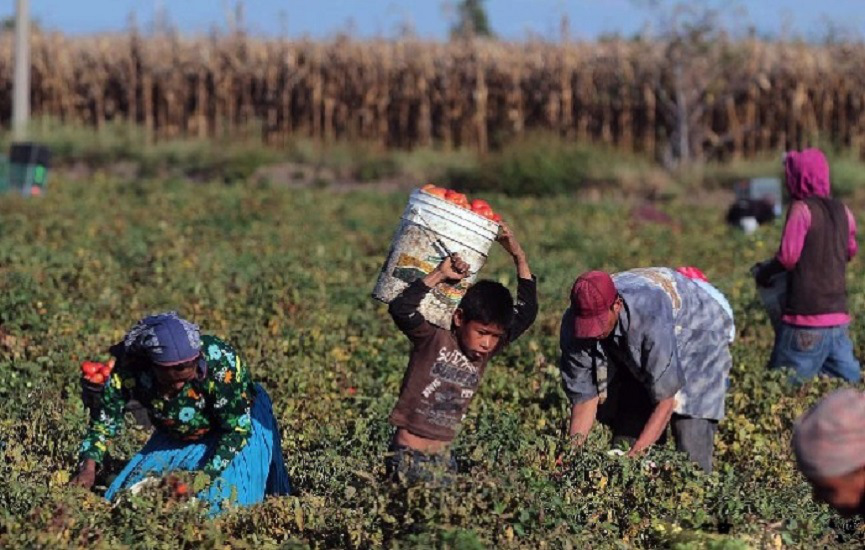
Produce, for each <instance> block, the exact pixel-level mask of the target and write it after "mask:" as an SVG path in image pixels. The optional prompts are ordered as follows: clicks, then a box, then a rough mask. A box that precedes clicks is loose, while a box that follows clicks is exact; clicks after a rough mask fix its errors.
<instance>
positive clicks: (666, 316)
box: [559, 268, 734, 420]
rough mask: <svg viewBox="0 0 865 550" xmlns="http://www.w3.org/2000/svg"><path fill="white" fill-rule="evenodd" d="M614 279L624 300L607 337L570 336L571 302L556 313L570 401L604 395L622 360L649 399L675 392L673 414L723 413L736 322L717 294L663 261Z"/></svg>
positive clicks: (718, 416) (703, 415) (717, 416)
mask: <svg viewBox="0 0 865 550" xmlns="http://www.w3.org/2000/svg"><path fill="white" fill-rule="evenodd" d="M613 281H614V283H615V285H616V290H618V292H619V294H620V295H621V296H622V298H623V299H624V303H625V307H624V308H623V309H622V312H621V315H620V316H619V322H618V324H617V326H616V329H615V331H614V333H613V334H612V335H611V336H610V337H609V338H607V339H605V340H591V339H586V340H583V339H578V338H575V337H574V316H573V313H572V312H571V310H570V308H569V309H568V310H567V311H566V312H565V314H564V316H563V317H562V326H561V334H560V345H561V349H562V356H561V361H560V364H559V368H560V370H561V374H562V383H563V385H564V388H565V393H567V395H568V398H569V399H570V400H571V403H581V402H583V401H587V400H588V399H591V398H593V397H595V396H600V397H601V399H602V400H603V399H605V398H606V392H607V387H608V386H609V384H610V382H611V381H612V380H613V379H614V378H615V376H616V370H617V369H619V368H627V369H629V370H630V371H631V373H632V374H633V375H634V377H635V378H636V379H637V380H639V381H640V382H641V383H642V384H643V385H644V387H645V388H646V390H647V391H648V392H649V395H650V396H651V397H652V399H653V400H654V401H655V402H658V401H660V400H662V399H666V398H668V397H671V396H674V395H675V396H676V409H675V411H676V412H677V413H679V414H683V415H686V416H691V417H695V418H708V419H713V420H720V419H721V418H723V417H724V395H725V393H726V391H727V381H728V376H729V373H730V367H731V366H732V362H733V361H732V357H731V356H730V350H729V343H730V340H731V334H732V333H733V330H734V329H733V318H732V313H730V311H731V310H730V307H729V304H728V303H726V300H725V299H724V297H723V295H721V294H720V292H709V291H707V289H706V288H705V287H706V286H707V285H706V283H699V284H698V283H696V282H695V281H692V280H691V279H688V278H687V277H685V276H683V275H681V274H679V273H677V272H676V271H675V270H672V269H668V268H645V269H634V270H631V271H625V272H622V273H617V274H615V275H613ZM712 290H717V289H714V288H713V289H712Z"/></svg>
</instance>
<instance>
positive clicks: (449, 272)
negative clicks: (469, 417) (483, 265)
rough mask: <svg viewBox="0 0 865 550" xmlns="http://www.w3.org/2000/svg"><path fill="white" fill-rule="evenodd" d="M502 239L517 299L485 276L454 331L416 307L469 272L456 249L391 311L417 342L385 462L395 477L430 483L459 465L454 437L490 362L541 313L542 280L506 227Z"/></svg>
mask: <svg viewBox="0 0 865 550" xmlns="http://www.w3.org/2000/svg"><path fill="white" fill-rule="evenodd" d="M497 240H498V242H499V243H500V244H501V245H502V248H504V249H505V251H507V252H508V254H510V255H511V257H512V258H513V260H514V263H515V264H516V267H517V277H518V278H517V301H516V304H514V301H513V298H512V297H511V293H510V291H508V289H507V288H505V287H504V286H503V285H501V284H500V283H497V282H494V281H489V280H482V281H478V282H477V283H475V285H473V286H472V287H471V288H469V289H468V290H467V291H466V293H465V296H463V298H462V300H461V301H460V304H459V306H458V307H457V309H456V311H454V313H453V320H452V326H451V329H450V330H445V329H442V328H439V327H437V326H435V325H433V324H431V323H430V322H428V321H427V320H426V319H424V317H423V315H422V314H421V313H420V312H419V311H418V308H419V306H420V303H421V301H422V300H423V299H424V297H425V296H426V295H427V293H428V292H430V291H431V290H432V289H433V288H434V287H435V286H436V285H438V284H439V283H442V282H449V283H454V282H456V281H460V280H462V279H464V278H465V277H467V276H468V274H469V265H468V264H467V263H466V262H464V261H463V260H462V259H460V257H459V255H458V254H453V255H452V256H449V257H447V258H445V259H444V260H443V261H442V262H441V263H440V264H439V265H438V267H436V268H435V269H434V270H433V271H432V272H431V273H429V274H428V275H427V276H426V277H424V278H422V279H418V280H416V281H414V282H413V283H411V284H410V285H409V286H408V287H406V288H405V290H403V292H402V293H401V294H400V295H399V296H397V297H396V298H395V299H394V300H393V301H392V302H391V303H390V306H389V308H388V311H389V312H390V315H391V317H393V320H394V322H395V323H396V326H397V327H398V328H399V329H400V330H401V331H402V332H403V333H404V334H405V335H406V336H408V338H409V340H411V343H412V349H411V354H410V355H409V363H408V368H407V369H406V373H405V376H404V378H403V381H402V387H401V389H400V395H399V400H398V401H397V403H396V406H395V407H394V409H393V411H392V412H391V414H390V423H391V424H393V425H394V426H396V433H395V434H394V436H393V440H392V442H391V445H390V449H389V451H390V453H389V455H388V458H387V460H386V466H387V471H388V475H389V476H390V477H391V478H392V479H393V480H394V481H396V480H398V479H399V478H400V477H401V476H403V477H404V478H405V479H406V481H408V482H410V483H414V482H417V481H429V480H430V479H432V472H430V471H429V470H428V469H427V467H428V466H433V467H443V468H445V469H447V470H450V471H455V470H456V464H455V462H454V461H453V459H452V458H451V457H450V456H449V453H448V446H449V445H450V442H451V441H453V439H454V437H456V433H457V431H458V430H459V426H460V424H461V422H462V420H463V418H465V415H466V411H467V410H468V408H469V404H470V403H471V400H472V397H474V395H475V392H476V391H477V388H478V386H479V385H480V381H481V377H482V376H483V374H484V371H485V370H486V366H487V363H488V362H489V360H490V359H491V358H492V357H493V356H495V355H497V354H498V353H500V352H501V351H502V350H503V349H504V348H505V346H507V345H508V344H510V343H511V342H513V341H514V340H516V339H517V338H518V337H519V336H520V335H521V334H523V333H524V332H525V331H526V330H527V329H528V328H529V327H530V326H531V324H532V323H533V322H534V320H535V317H536V316H537V313H538V299H537V284H536V281H535V278H534V277H533V276H532V272H531V269H530V268H529V264H528V262H527V261H526V255H525V252H523V249H522V247H521V246H520V243H519V242H518V241H517V239H516V237H514V234H513V232H512V231H511V230H510V228H508V226H507V225H505V224H502V230H501V234H500V235H499V237H498V239H497Z"/></svg>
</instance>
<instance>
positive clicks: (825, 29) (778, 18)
mask: <svg viewBox="0 0 865 550" xmlns="http://www.w3.org/2000/svg"><path fill="white" fill-rule="evenodd" d="M454 3H455V1H454V0H247V1H246V2H244V13H245V16H244V20H245V27H246V28H247V29H248V30H249V31H250V33H252V34H262V35H270V36H281V35H284V36H289V37H300V36H310V37H314V38H322V37H328V36H333V35H334V34H337V33H340V32H350V33H351V34H353V35H355V36H357V37H372V36H384V37H394V36H398V35H399V33H400V31H401V29H404V28H406V27H407V26H408V27H409V28H411V29H413V30H414V32H415V33H416V34H417V35H419V36H421V37H424V38H434V39H441V38H445V37H446V36H447V33H448V29H449V28H450V25H451V23H452V21H453V14H454V9H453V4H454ZM652 3H653V2H652V0H487V11H488V13H489V17H490V21H491V23H492V27H493V30H494V31H495V32H496V33H497V34H498V35H499V36H501V37H503V38H507V39H523V38H526V37H530V36H535V37H538V36H540V37H545V38H555V37H558V36H559V29H560V28H561V24H560V23H561V21H562V18H563V16H566V17H567V19H568V21H569V27H570V34H571V36H572V37H574V38H579V39H593V38H597V37H598V36H601V35H604V34H611V33H618V34H621V35H624V36H629V35H633V34H634V33H637V32H639V31H640V30H641V29H645V28H646V25H647V24H649V25H653V24H654V25H656V27H655V28H657V23H658V21H659V18H658V15H657V9H654V8H651V7H649V6H650V5H651V4H652ZM655 3H660V4H661V5H667V6H669V5H671V4H673V3H675V0H657V1H656V2H655ZM235 4H236V1H235V0H74V1H71V0H31V11H32V13H33V17H34V18H35V19H36V20H38V21H39V23H40V24H41V25H42V26H43V27H45V28H48V29H53V30H61V31H64V32H68V33H74V34H79V33H93V32H105V31H123V30H125V29H127V28H128V27H129V21H130V16H131V15H133V14H134V17H135V20H136V21H137V23H138V26H139V27H140V28H141V29H143V30H148V29H150V28H153V22H154V20H155V19H156V18H155V14H156V13H159V12H160V10H163V13H166V14H167V19H168V20H170V21H171V22H172V23H173V24H174V25H175V26H177V27H178V28H179V29H181V30H182V31H185V32H188V33H203V32H208V31H210V30H212V29H222V30H225V29H226V28H227V22H228V21H229V14H230V13H232V12H233V6H235ZM714 4H715V5H719V4H720V5H724V4H728V3H723V4H721V3H719V2H714ZM736 4H737V6H738V9H736V10H732V11H731V10H729V9H727V10H725V11H728V12H729V15H728V19H729V21H730V22H731V23H734V25H735V26H736V27H738V28H746V27H747V26H749V25H751V26H753V27H754V28H755V29H756V31H757V32H758V33H760V34H763V35H768V36H779V35H788V36H789V35H796V36H800V37H803V38H806V39H810V40H820V39H823V38H825V37H826V36H827V35H834V36H836V37H837V36H838V35H854V36H860V35H865V1H863V0H823V1H819V2H816V1H813V0H807V1H806V0H751V1H739V2H737V3H736ZM14 5H15V2H14V0H6V1H5V2H2V4H0V14H5V15H7V16H10V15H12V14H13V12H14ZM649 28H652V27H649Z"/></svg>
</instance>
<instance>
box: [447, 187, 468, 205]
mask: <svg viewBox="0 0 865 550" xmlns="http://www.w3.org/2000/svg"><path fill="white" fill-rule="evenodd" d="M445 199H447V200H449V201H450V202H452V203H454V204H455V205H457V206H461V207H463V208H468V207H469V199H468V197H466V196H465V195H464V194H463V193H458V192H457V191H454V190H453V189H448V190H447V192H446V193H445Z"/></svg>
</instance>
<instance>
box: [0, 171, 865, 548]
mask: <svg viewBox="0 0 865 550" xmlns="http://www.w3.org/2000/svg"><path fill="white" fill-rule="evenodd" d="M50 191H51V193H50V194H48V195H47V196H45V197H44V199H43V200H29V201H28V200H24V199H21V198H18V197H11V196H8V197H2V198H0V326H2V328H0V546H2V547H9V548H12V547H33V546H58V545H61V546H76V545H81V546H84V545H91V546H97V547H99V546H102V547H116V546H117V545H121V544H122V545H130V546H141V547H153V546H156V547H161V546H166V547H167V546H172V547H177V546H178V545H180V546H192V545H197V544H200V543H206V544H207V546H208V547H218V546H221V545H225V544H231V545H234V546H238V547H244V546H246V547H259V546H271V545H284V546H291V545H297V546H298V547H305V546H312V547H370V546H379V545H384V546H440V547H441V546H445V547H448V546H453V547H469V548H471V547H525V548H541V547H548V548H552V547H554V548H586V547H596V548H597V547H658V546H675V547H678V548H697V547H711V548H743V547H747V546H768V547H779V546H794V547H803V548H814V547H819V546H849V547H859V546H860V545H861V544H862V543H863V542H865V535H863V532H862V528H861V526H860V524H859V523H857V522H846V521H842V520H841V519H840V518H838V517H837V516H836V515H834V514H833V513H831V512H830V511H829V510H828V509H827V508H825V507H823V506H820V505H816V504H814V503H813V502H812V499H811V496H810V493H809V488H808V486H807V484H806V483H805V482H804V481H803V480H802V479H801V477H800V476H799V475H798V474H797V472H796V471H795V467H794V464H793V462H792V460H791V455H790V451H789V436H790V425H791V423H792V420H793V419H794V418H795V417H796V416H797V415H798V414H799V413H801V412H802V411H803V410H804V409H805V408H806V407H807V406H808V405H809V404H810V403H812V402H814V401H815V400H816V399H817V398H818V397H819V396H820V395H821V394H822V393H824V392H825V391H827V390H828V389H829V388H830V387H833V386H834V385H835V383H831V382H825V381H822V382H818V383H814V384H809V385H806V386H805V387H803V388H799V389H796V388H791V387H789V386H787V385H786V384H785V382H784V377H783V375H782V374H778V373H769V372H767V371H766V370H765V368H764V363H765V361H766V359H767V356H768V353H769V350H770V347H771V328H770V327H769V325H768V322H767V320H766V318H765V315H764V314H763V312H762V310H761V309H760V307H759V305H758V303H757V300H756V296H755V293H754V290H753V286H752V284H751V282H750V281H749V279H748V276H747V268H748V267H749V266H750V265H751V264H752V263H753V262H754V261H756V260H758V259H763V258H764V257H765V256H767V255H768V254H769V253H770V251H771V249H772V247H774V243H775V242H776V239H777V236H778V228H773V229H764V230H761V231H760V232H758V233H757V234H756V235H755V236H752V237H746V236H743V235H741V234H739V233H735V232H732V231H730V230H728V229H727V228H726V227H724V226H723V224H722V223H721V221H720V218H721V216H720V213H719V210H718V209H717V208H716V207H713V206H711V205H708V206H701V205H693V204H682V205H678V206H671V207H670V208H668V213H669V214H670V215H671V216H672V218H673V220H674V222H675V227H670V226H665V225H645V224H640V223H639V222H638V221H637V220H635V219H632V218H631V217H630V216H629V208H628V206H627V205H622V204H616V203H612V202H595V203H585V202H581V201H579V200H577V199H576V198H567V197H564V198H562V197H560V198H556V199H531V198H523V199H510V198H507V197H505V196H494V197H489V198H490V199H491V200H494V201H495V204H496V205H497V208H498V209H499V210H500V211H501V212H502V213H503V215H505V217H506V218H507V219H510V220H512V221H513V225H514V227H515V230H516V231H517V233H518V235H520V236H521V237H522V238H523V241H524V246H525V248H526V250H527V252H528V254H529V259H530V262H531V264H532V267H533V269H534V271H535V272H536V273H537V274H538V275H539V276H540V281H541V283H540V292H541V315H540V317H539V319H538V321H537V323H536V325H535V326H534V327H533V328H532V329H531V330H530V331H529V332H528V333H527V334H526V335H525V337H524V338H523V339H522V340H520V341H519V342H518V343H517V344H516V345H514V346H513V347H512V348H510V349H509V350H508V351H507V353H506V354H504V355H503V356H502V357H500V358H498V359H497V360H496V361H495V362H494V364H493V365H492V367H491V369H490V370H489V371H488V374H487V377H486V379H485V380H484V383H483V384H482V388H481V391H480V395H479V396H478V398H477V399H476V401H475V403H474V404H473V405H472V408H471V411H470V414H469V417H468V419H467V421H466V423H465V429H464V430H463V432H462V434H461V435H460V437H459V439H458V442H457V444H456V449H455V450H456V452H457V455H458V457H459V460H460V464H461V467H462V472H463V473H461V474H460V475H459V476H458V479H457V481H456V483H455V484H454V485H453V486H451V487H448V488H445V489H441V490H430V489H428V488H425V487H411V488H406V487H399V486H393V485H391V484H390V483H387V482H385V481H384V480H383V465H382V460H381V459H382V454H383V453H384V451H385V449H386V448H387V444H388V438H389V436H390V433H391V429H390V427H389V426H388V425H387V423H386V418H387V414H388V412H389V410H390V408H391V407H392V405H393V403H394V401H395V399H396V396H397V391H398V388H399V383H400V380H401V377H402V373H403V369H404V366H405V363H406V353H407V350H408V343H407V342H406V341H405V340H404V339H403V338H400V337H399V336H398V333H397V331H396V330H395V328H394V327H393V326H392V324H391V322H390V320H389V318H388V317H387V314H386V311H385V308H384V307H382V306H381V305H380V304H378V303H376V302H374V301H373V300H371V299H370V297H369V293H370V290H371V288H372V285H373V282H374V280H375V277H376V276H377V273H378V269H379V268H380V266H381V263H382V261H383V259H384V255H385V254H386V252H387V248H388V245H389V241H390V238H391V234H392V231H393V229H394V227H395V225H396V222H397V219H398V217H399V215H400V213H401V210H402V208H403V206H404V202H405V200H406V196H405V195H404V194H383V193H375V192H349V193H341V194H335V193H326V192H323V191H296V190H291V189H287V188H275V187H274V188H271V187H268V186H253V185H248V186H243V185H237V186H225V185H187V184H178V183H176V182H166V181H151V182H143V183H137V184H123V183H121V182H117V181H110V180H106V179H100V178H97V179H95V180H94V181H91V182H88V183H74V184H73V183H68V184H58V185H55V186H54V187H53V188H52V189H51V190H50ZM640 265H697V266H700V267H701V268H702V269H703V270H704V271H706V273H707V274H708V275H709V277H710V278H711V279H712V280H713V281H714V282H715V283H716V284H717V285H718V286H719V287H720V288H722V289H723V290H724V291H725V292H726V293H727V295H728V296H729V297H730V300H731V302H732V303H733V306H734V309H735V312H736V315H737V326H738V330H739V338H738V341H737V343H736V344H735V346H734V369H733V375H732V384H731V387H730V392H729V395H728V400H727V404H728V414H727V418H726V420H725V421H724V422H722V424H721V427H720V432H719V436H718V442H717V452H716V459H715V463H716V465H717V471H716V473H714V474H712V475H710V476H706V475H703V474H701V473H700V472H698V471H697V470H696V469H695V468H694V467H692V466H690V465H689V464H688V463H687V462H686V461H684V460H683V459H682V457H681V456H679V455H678V454H677V453H675V452H674V451H673V450H672V449H670V448H658V449H655V450H654V451H653V452H652V453H651V454H650V455H649V456H648V457H647V459H646V460H645V461H630V460H627V459H624V458H611V457H608V456H606V454H605V453H604V450H605V449H606V444H607V441H608V433H606V432H604V431H601V430H598V431H596V432H595V433H593V435H592V437H591V439H590V441H589V442H588V444H587V446H586V447H585V449H584V450H581V451H574V450H571V449H568V448H567V447H566V445H565V440H564V438H563V435H562V434H563V427H564V424H565V418H566V411H567V403H566V399H565V397H564V395H563V393H562V391H561V389H560V384H559V377H558V371H557V368H556V361H557V346H558V342H557V335H558V323H559V317H560V315H561V312H562V310H563V308H564V307H565V305H566V299H565V297H566V295H567V289H568V286H569V284H570V283H571V281H572V280H573V278H574V277H575V275H576V274H578V273H579V272H581V271H583V270H585V269H588V268H603V269H610V270H615V269H623V268H629V267H633V266H640ZM858 266H859V263H858V262H857V263H855V264H854V267H853V269H851V277H850V285H851V306H852V307H853V308H854V311H862V310H863V306H865V287H863V283H862V282H861V279H859V278H857V277H855V274H856V273H857V271H858V269H859V267H858ZM484 275H485V276H487V277H492V278H495V279H498V280H500V281H502V282H504V283H506V284H510V285H511V286H513V283H514V274H513V273H512V267H511V265H510V263H509V261H508V259H507V258H506V256H505V254H503V253H502V252H501V251H500V250H495V251H494V252H493V253H492V255H491V257H490V261H489V263H488V266H487V267H486V268H485V270H484ZM167 308H177V309H179V310H181V311H182V312H183V313H184V314H185V315H187V316H189V317H191V318H192V319H194V320H195V321H196V322H198V323H199V324H200V325H201V326H202V327H204V328H205V330H206V331H210V332H213V333H216V334H219V335H222V336H224V337H225V338H227V339H228V340H229V341H231V342H232V343H234V344H235V345H236V346H237V347H238V348H239V349H240V350H242V352H243V353H244V354H245V355H246V357H247V358H248V361H249V363H250V364H251V365H252V369H253V373H254V375H255V376H256V378H258V379H259V380H260V381H261V382H262V383H263V384H264V385H265V386H266V387H267V388H268V390H269V392H270V394H271V396H272V397H273V401H274V407H275V412H276V415H277V418H278V419H279V421H280V424H281V427H282V431H283V434H282V435H283V442H284V449H285V453H286V461H287V464H288V466H289V470H290V473H291V475H292V477H293V481H294V486H295V488H296V493H295V495H293V496H291V497H287V498H281V499H272V500H269V501H267V502H266V503H264V504H263V505H260V506H257V507H254V508H252V509H247V510H240V511H236V512H232V513H229V514H227V515H225V516H224V517H222V518H220V519H217V520H215V521H208V520H205V519H202V517H201V516H200V515H199V513H198V511H197V510H195V509H194V508H189V507H185V505H184V504H183V503H179V502H175V501H172V500H170V499H167V498H166V497H165V495H163V494H162V493H161V492H160V491H159V490H158V489H153V490H151V491H149V492H144V493H142V494H140V495H137V496H127V497H124V498H123V499H122V500H121V501H120V502H119V503H117V504H116V505H115V506H112V505H109V504H108V503H105V502H104V501H103V500H102V499H101V498H100V497H99V496H98V495H95V494H90V493H85V492H82V491H80V490H78V489H72V488H69V487H67V486H66V485H65V482H66V481H67V480H68V477H69V472H70V471H72V470H73V468H74V466H75V460H76V458H75V449H76V446H77V443H78V441H79V438H80V437H81V435H82V433H83V430H84V425H85V419H86V415H85V412H84V410H83V408H82V405H81V403H80V399H79V397H78V393H77V392H78V378H77V377H78V369H77V365H78V362H79V361H80V360H82V359H84V358H95V359H98V358H99V356H100V353H104V350H105V348H106V347H107V345H108V344H109V343H111V342H112V341H114V340H116V339H118V338H119V337H120V336H121V335H122V333H123V331H124V329H126V328H127V327H128V326H129V325H130V324H131V323H132V322H134V321H135V320H136V319H137V318H139V317H141V316H143V315H145V314H147V313H150V312H153V311H155V310H160V309H167ZM859 328H861V323H858V322H857V323H856V326H855V327H854V339H856V334H855V333H856V332H858V329H859ZM856 340H857V348H856V349H857V352H858V354H859V356H860V357H861V356H863V354H862V351H863V349H862V345H861V339H856ZM146 437H147V434H146V433H144V432H143V431H141V430H138V429H130V430H127V431H126V433H125V434H124V435H123V436H122V437H121V438H120V440H119V441H118V442H117V444H116V446H115V448H114V449H113V455H114V459H115V461H114V462H112V463H110V464H109V467H108V468H107V470H108V474H110V473H111V472H112V471H113V472H116V471H117V468H118V465H119V464H122V460H123V459H124V458H126V457H128V456H130V454H131V453H132V452H134V450H135V449H136V448H137V446H139V445H141V443H142V442H143V441H144V440H145V439H146ZM562 453H564V459H563V466H562V467H560V466H557V464H556V457H557V456H558V455H559V454H562ZM103 483H104V480H103Z"/></svg>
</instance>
